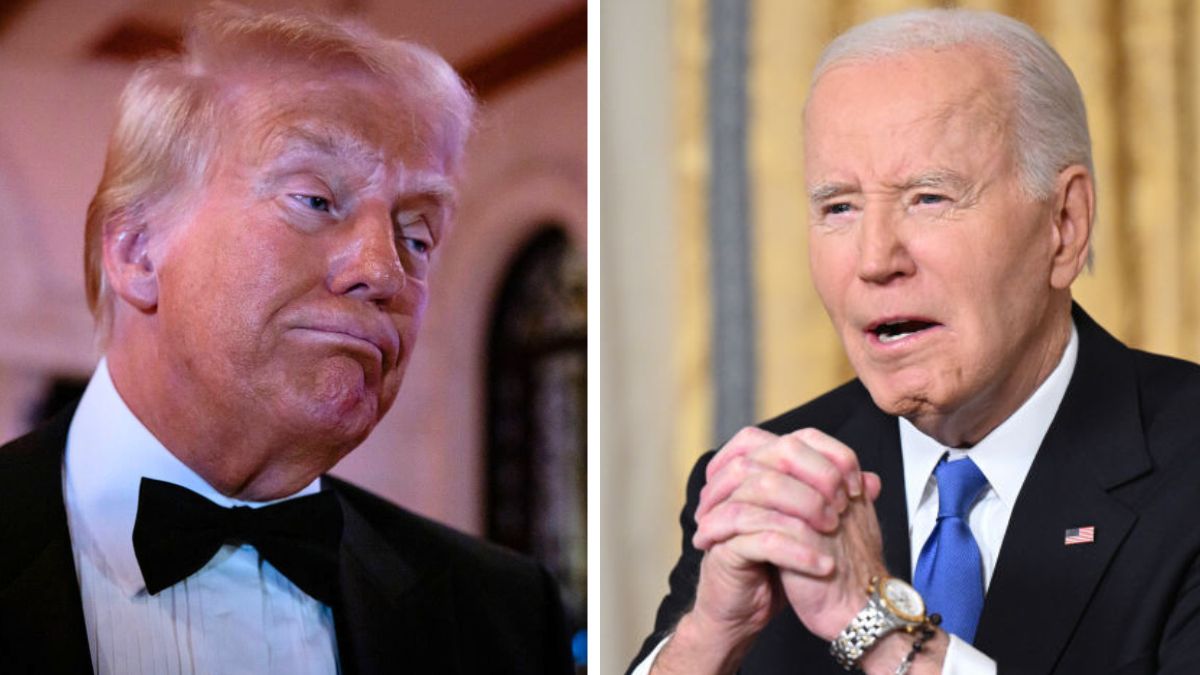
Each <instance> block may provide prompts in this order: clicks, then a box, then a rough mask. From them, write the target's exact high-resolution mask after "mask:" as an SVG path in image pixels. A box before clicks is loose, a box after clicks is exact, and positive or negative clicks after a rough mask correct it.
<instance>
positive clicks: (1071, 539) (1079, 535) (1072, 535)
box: [1063, 525, 1096, 546]
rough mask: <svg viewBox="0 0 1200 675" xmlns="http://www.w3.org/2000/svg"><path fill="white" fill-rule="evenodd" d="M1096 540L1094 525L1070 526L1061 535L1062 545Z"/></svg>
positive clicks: (1088, 542)
mask: <svg viewBox="0 0 1200 675" xmlns="http://www.w3.org/2000/svg"><path fill="white" fill-rule="evenodd" d="M1093 541H1096V526H1094V525H1088V526H1087V527H1072V528H1071V529H1069V530H1067V532H1066V534H1065V535H1063V545H1065V546H1071V545H1072V544H1090V543H1092V542H1093Z"/></svg>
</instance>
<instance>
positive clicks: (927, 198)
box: [917, 193, 946, 204]
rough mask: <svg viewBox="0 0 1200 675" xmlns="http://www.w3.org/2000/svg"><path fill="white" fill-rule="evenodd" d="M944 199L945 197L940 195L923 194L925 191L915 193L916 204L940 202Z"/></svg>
mask: <svg viewBox="0 0 1200 675" xmlns="http://www.w3.org/2000/svg"><path fill="white" fill-rule="evenodd" d="M945 201H946V198H945V197H944V196H942V195H934V194H925V193H923V194H919V195H917V203H918V204H941V203H943V202H945Z"/></svg>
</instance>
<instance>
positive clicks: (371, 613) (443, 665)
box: [334, 495, 469, 675]
mask: <svg viewBox="0 0 1200 675" xmlns="http://www.w3.org/2000/svg"><path fill="white" fill-rule="evenodd" d="M339 496H340V497H341V502H342V509H343V514H344V518H345V529H344V534H343V540H342V555H341V570H340V581H341V595H342V601H341V605H340V606H339V607H337V608H335V613H334V624H335V626H336V629H337V640H338V656H339V659H340V660H341V663H342V672H343V673H347V674H350V675H353V674H358V675H374V674H376V673H394V672H399V671H400V670H403V671H405V672H414V673H423V672H445V673H457V672H463V668H462V665H461V657H462V651H461V650H462V649H463V648H464V647H468V648H469V646H468V645H462V644H459V643H458V640H457V633H458V631H457V626H456V622H455V617H454V605H455V603H454V602H453V595H454V585H453V583H452V580H453V577H452V574H451V573H450V572H449V571H448V570H445V569H440V570H429V569H422V568H421V567H420V566H418V565H416V564H414V563H413V562H412V561H411V560H409V559H406V558H405V557H402V556H401V554H400V552H398V551H397V550H396V549H395V548H394V546H393V545H392V544H391V543H389V542H388V541H387V539H385V538H384V537H383V536H382V535H381V534H380V533H379V532H378V531H376V530H375V529H374V528H373V527H372V526H371V525H370V523H368V522H367V520H366V519H365V518H364V517H363V516H362V514H361V513H359V512H358V511H357V510H356V509H355V508H354V506H353V505H352V504H351V503H350V502H349V500H347V499H346V498H345V497H344V496H342V495H339Z"/></svg>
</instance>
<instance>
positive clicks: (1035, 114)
mask: <svg viewBox="0 0 1200 675" xmlns="http://www.w3.org/2000/svg"><path fill="white" fill-rule="evenodd" d="M962 44H970V45H978V46H981V47H983V48H985V49H987V50H989V51H991V52H992V53H994V54H995V55H996V56H998V57H1000V58H1002V59H1003V60H1004V61H1005V62H1006V64H1007V66H1008V69H1009V73H1010V74H1011V75H1012V77H1011V79H1010V82H1011V86H1012V89H1013V91H1012V92H1011V93H1012V95H1013V100H1014V108H1013V114H1014V120H1013V147H1014V149H1015V153H1016V161H1017V166H1018V168H1019V170H1020V172H1021V185H1022V187H1023V188H1024V190H1025V192H1026V194H1027V195H1029V196H1030V197H1031V198H1033V199H1038V200H1040V199H1045V198H1047V197H1049V196H1050V195H1051V194H1053V191H1054V182H1055V179H1056V178H1057V176H1058V173H1059V172H1060V171H1062V170H1063V169H1065V168H1066V167H1068V166H1070V165H1072V164H1082V165H1083V166H1085V167H1087V170H1088V173H1090V174H1091V175H1092V179H1093V180H1095V174H1096V172H1095V169H1094V167H1093V165H1092V141H1091V136H1090V135H1089V134H1088V123H1087V110H1086V109H1085V108H1084V105H1083V93H1082V92H1081V91H1080V89H1079V83H1078V82H1076V80H1075V75H1074V74H1073V73H1072V72H1071V69H1070V68H1069V67H1068V66H1067V64H1066V62H1064V61H1063V60H1062V57H1061V56H1059V55H1058V52H1056V51H1054V48H1053V47H1051V46H1050V45H1049V43H1047V42H1046V40H1045V39H1043V38H1042V37H1041V36H1040V35H1038V34H1037V33H1036V32H1035V31H1034V30H1033V29H1032V28H1030V27H1029V26H1027V25H1025V24H1024V23H1021V22H1020V21H1017V20H1016V19H1013V18H1011V17H1007V16H1004V15H1003V14H997V13H995V12H984V11H977V10H969V9H922V10H915V11H909V12H901V13H899V14H892V15H889V16H884V17H881V18H878V19H874V20H872V21H868V22H866V23H864V24H861V25H858V26H855V27H854V28H851V29H850V30H848V31H846V32H845V33H842V34H841V35H839V36H838V37H837V38H836V39H834V41H833V42H831V43H830V44H829V46H828V47H826V48H825V51H824V52H822V53H821V57H820V58H819V59H818V60H817V65H816V67H815V68H814V69H813V78H812V82H813V85H815V84H816V82H817V80H819V79H820V77H821V76H822V75H823V74H825V73H826V72H827V71H829V70H830V69H832V68H833V67H834V66H836V65H839V64H842V63H845V62H847V61H873V60H877V59H882V58H887V57H889V56H895V55H899V54H904V53H906V52H910V51H913V50H917V49H940V48H944V47H951V46H954V45H962ZM810 93H811V90H810Z"/></svg>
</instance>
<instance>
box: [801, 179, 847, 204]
mask: <svg viewBox="0 0 1200 675" xmlns="http://www.w3.org/2000/svg"><path fill="white" fill-rule="evenodd" d="M854 190H855V188H854V186H852V185H850V184H848V183H820V184H817V185H814V186H813V187H811V188H809V190H808V201H809V202H810V203H813V204H819V203H821V202H823V201H825V200H827V199H832V198H834V197H837V196H840V195H844V194H848V193H850V192H853V191H854Z"/></svg>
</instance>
